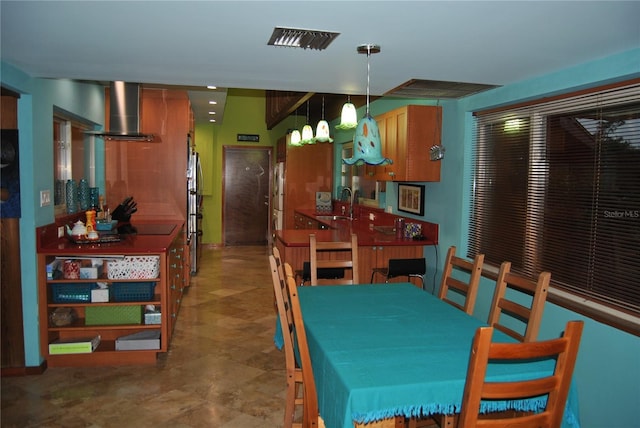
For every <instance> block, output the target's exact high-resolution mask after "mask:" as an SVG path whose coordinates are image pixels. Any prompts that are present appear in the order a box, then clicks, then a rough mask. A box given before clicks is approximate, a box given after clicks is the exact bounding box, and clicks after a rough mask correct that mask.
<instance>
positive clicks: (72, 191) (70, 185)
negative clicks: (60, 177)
mask: <svg viewBox="0 0 640 428" xmlns="http://www.w3.org/2000/svg"><path fill="white" fill-rule="evenodd" d="M66 192H67V193H66V195H65V198H66V200H67V213H68V214H73V213H76V212H78V185H77V184H76V180H67V188H66Z"/></svg>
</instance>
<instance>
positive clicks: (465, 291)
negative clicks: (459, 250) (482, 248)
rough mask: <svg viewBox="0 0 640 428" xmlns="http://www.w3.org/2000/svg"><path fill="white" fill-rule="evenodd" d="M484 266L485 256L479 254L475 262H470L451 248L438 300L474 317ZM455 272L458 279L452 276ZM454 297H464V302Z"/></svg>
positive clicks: (445, 263)
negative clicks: (460, 273)
mask: <svg viewBox="0 0 640 428" xmlns="http://www.w3.org/2000/svg"><path fill="white" fill-rule="evenodd" d="M483 264H484V254H478V255H476V256H475V257H474V259H473V261H470V260H466V259H463V258H461V257H458V256H456V247H455V246H451V247H449V250H448V251H447V257H446V259H445V261H444V270H443V272H442V281H440V291H439V292H438V298H440V300H443V301H445V302H447V303H449V304H450V305H452V306H455V307H456V308H458V309H460V310H462V311H464V312H466V313H468V314H469V315H473V308H474V307H475V304H476V296H477V295H478V284H480V277H481V276H482V265H483ZM454 272H455V273H456V277H454V276H452V275H453V273H454ZM459 272H462V275H464V277H465V279H466V280H463V279H461V278H462V276H459V275H458V273H459ZM454 295H456V296H462V297H463V298H464V302H463V303H460V299H457V300H456V299H455V298H454V297H453V296H454Z"/></svg>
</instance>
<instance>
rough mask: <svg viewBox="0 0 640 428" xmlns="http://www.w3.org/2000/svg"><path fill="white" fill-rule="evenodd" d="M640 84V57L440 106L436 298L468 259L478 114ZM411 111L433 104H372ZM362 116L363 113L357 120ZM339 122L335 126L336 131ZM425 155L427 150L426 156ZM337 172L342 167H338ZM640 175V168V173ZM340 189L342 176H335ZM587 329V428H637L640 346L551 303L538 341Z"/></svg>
mask: <svg viewBox="0 0 640 428" xmlns="http://www.w3.org/2000/svg"><path fill="white" fill-rule="evenodd" d="M634 77H640V49H636V50H632V51H628V52H624V53H621V54H617V55H613V56H611V57H607V58H604V59H601V60H598V61H593V62H590V63H587V64H583V65H580V66H576V67H573V68H570V69H566V70H561V71H558V72H555V73H552V74H548V75H545V76H540V77H537V78H534V79H530V80H527V81H523V82H519V83H516V84H512V85H508V86H504V87H501V88H497V89H493V90H490V91H486V92H482V93H480V94H477V95H473V96H469V97H466V98H462V99H460V100H448V101H444V102H441V103H440V104H441V105H442V107H443V121H442V144H443V145H444V147H445V148H446V153H445V156H444V159H443V160H442V173H441V181H440V182H438V183H426V207H425V215H424V216H423V217H420V219H422V220H425V221H430V222H434V223H437V224H438V225H439V227H440V236H439V245H438V246H437V247H427V248H426V249H425V257H426V258H427V264H428V266H429V269H428V272H427V277H428V278H430V279H429V281H433V282H432V283H430V284H428V285H427V289H429V290H430V285H435V289H436V291H437V288H438V284H439V281H440V277H441V264H442V262H443V259H444V254H445V253H446V250H447V248H449V246H451V245H455V246H456V247H458V251H459V252H460V253H461V254H465V253H466V251H467V247H468V228H469V212H470V195H471V154H472V148H473V118H472V112H473V111H477V110H483V109H490V108H495V107H498V106H501V105H508V104H515V103H518V102H523V101H527V100H533V99H539V98H542V97H547V96H552V95H557V94H561V93H567V92H572V91H576V90H580V89H585V88H589V87H594V86H599V85H604V84H607V83H612V82H616V81H621V80H626V79H630V78H634ZM405 104H431V105H433V104H434V103H433V102H432V101H431V102H430V101H425V100H407V99H404V100H402V99H385V98H381V99H378V100H376V101H374V102H372V103H371V106H370V109H371V115H372V116H375V115H377V114H380V113H384V112H386V111H388V110H391V109H393V108H396V107H400V106H402V105H405ZM363 115H364V108H360V109H359V111H358V117H362V116H363ZM336 123H337V120H335V121H333V122H332V129H333V128H334V127H335V125H336ZM334 138H335V142H334V144H335V145H336V147H335V159H336V162H340V143H344V142H347V141H351V139H352V138H353V131H335V137H334ZM426 149H427V148H425V150H426ZM338 164H339V163H338ZM638 167H639V168H640V165H639V166H638ZM334 178H335V182H336V183H339V169H337V173H336V175H335V177H334ZM396 189H397V184H393V185H387V195H386V201H387V205H392V207H393V211H394V212H396V209H397V206H396V205H397V204H396V200H397V199H396ZM494 286H495V282H491V281H488V280H486V279H483V282H482V283H481V285H480V292H479V294H478V299H477V303H476V310H475V313H474V316H476V317H477V318H479V319H482V320H486V319H487V317H488V315H489V306H490V304H491V299H492V297H493V289H494ZM574 319H580V320H584V321H585V330H584V334H583V338H582V343H581V348H580V354H579V356H578V361H577V365H576V371H575V376H574V378H575V385H576V387H577V393H578V397H579V404H580V406H579V407H580V418H581V423H582V427H583V428H612V427H616V428H618V427H619V428H627V427H639V426H640V417H638V416H637V405H638V397H640V360H639V356H640V339H638V337H636V336H633V335H631V334H628V333H624V332H622V331H620V330H618V329H615V328H611V327H609V326H607V325H605V324H602V323H599V322H596V321H594V320H591V319H589V318H585V317H583V316H581V315H579V314H577V313H575V312H572V311H569V310H567V309H564V308H562V307H560V306H557V305H554V304H552V303H547V305H546V307H545V312H544V315H543V319H542V326H541V330H540V336H539V337H540V338H541V339H545V338H551V337H557V336H559V335H560V333H561V331H562V329H563V327H564V326H565V324H566V322H567V321H569V320H574Z"/></svg>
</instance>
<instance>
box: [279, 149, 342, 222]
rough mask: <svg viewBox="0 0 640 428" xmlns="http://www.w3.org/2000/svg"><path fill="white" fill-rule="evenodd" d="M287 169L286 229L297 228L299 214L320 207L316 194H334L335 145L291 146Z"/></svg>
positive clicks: (285, 182) (285, 184) (285, 183)
mask: <svg viewBox="0 0 640 428" xmlns="http://www.w3.org/2000/svg"><path fill="white" fill-rule="evenodd" d="M286 152H287V155H286V158H287V160H286V162H285V166H284V228H285V229H294V228H295V210H296V209H313V210H315V207H316V192H331V190H332V186H333V144H329V143H318V144H307V145H304V146H287V151H286Z"/></svg>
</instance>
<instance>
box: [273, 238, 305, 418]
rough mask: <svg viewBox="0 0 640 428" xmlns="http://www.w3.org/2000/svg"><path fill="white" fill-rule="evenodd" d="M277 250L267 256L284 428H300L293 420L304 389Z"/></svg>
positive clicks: (287, 294)
mask: <svg viewBox="0 0 640 428" xmlns="http://www.w3.org/2000/svg"><path fill="white" fill-rule="evenodd" d="M278 256H279V252H277V249H276V248H275V247H274V254H273V255H270V256H269V264H270V266H271V278H272V280H273V292H274V294H275V299H276V306H277V308H278V318H279V320H280V328H281V329H282V338H283V342H284V346H283V348H284V359H285V372H286V378H287V395H286V400H285V410H284V425H283V426H284V428H294V427H295V428H301V427H302V422H301V421H296V422H294V421H295V419H296V412H298V414H299V415H302V414H303V413H304V411H303V407H304V398H305V397H304V391H303V376H302V369H301V368H300V366H299V365H298V364H297V362H296V358H295V353H294V345H293V344H294V342H295V338H294V334H295V333H294V324H293V312H292V311H291V300H290V299H289V292H288V291H287V283H286V277H285V274H284V268H283V266H282V264H281V263H280V260H279V257H278Z"/></svg>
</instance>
